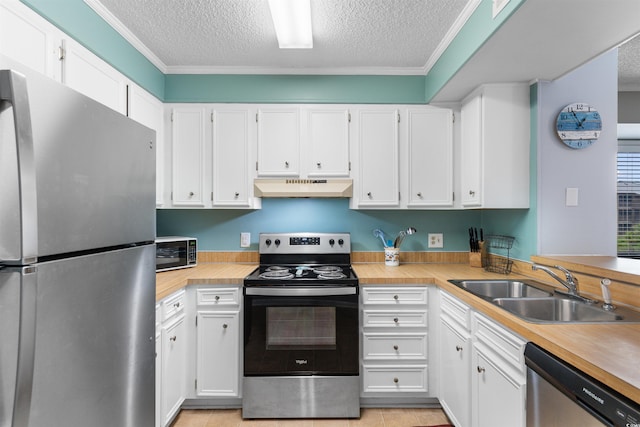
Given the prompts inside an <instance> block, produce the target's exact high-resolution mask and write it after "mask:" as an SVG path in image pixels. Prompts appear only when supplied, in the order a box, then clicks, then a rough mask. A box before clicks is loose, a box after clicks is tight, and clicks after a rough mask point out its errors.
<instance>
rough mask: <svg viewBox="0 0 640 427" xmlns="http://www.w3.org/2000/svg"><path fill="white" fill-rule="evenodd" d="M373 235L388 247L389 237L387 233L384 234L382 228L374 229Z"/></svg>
mask: <svg viewBox="0 0 640 427" xmlns="http://www.w3.org/2000/svg"><path fill="white" fill-rule="evenodd" d="M373 235H374V236H375V237H378V238H379V239H380V240H381V241H382V246H383V247H386V246H388V245H387V241H388V240H389V239H387V235H386V234H384V231H382V230H380V229H379V228H376V229H375V230H373Z"/></svg>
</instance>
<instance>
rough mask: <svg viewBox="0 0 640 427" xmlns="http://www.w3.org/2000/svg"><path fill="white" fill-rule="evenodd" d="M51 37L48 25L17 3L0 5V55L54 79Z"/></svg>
mask: <svg viewBox="0 0 640 427" xmlns="http://www.w3.org/2000/svg"><path fill="white" fill-rule="evenodd" d="M54 34H55V31H54V29H53V28H52V27H51V25H50V24H49V23H47V22H46V21H45V20H44V19H43V18H42V17H41V16H40V15H38V14H37V13H35V12H33V11H32V10H31V9H29V8H28V7H26V6H25V5H23V4H22V3H20V2H19V1H17V0H14V1H3V2H2V3H1V4H0V53H1V54H3V55H5V56H8V57H10V58H12V59H15V60H16V61H18V62H20V63H22V64H24V65H26V66H27V67H29V68H32V69H34V70H36V71H38V72H40V73H42V74H44V75H45V76H48V77H51V78H53V79H57V78H58V77H59V76H58V75H57V74H58V73H56V70H55V68H54V65H55V64H54V60H55V59H56V58H55V57H54Z"/></svg>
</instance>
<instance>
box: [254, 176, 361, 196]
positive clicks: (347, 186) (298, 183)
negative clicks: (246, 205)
mask: <svg viewBox="0 0 640 427" xmlns="http://www.w3.org/2000/svg"><path fill="white" fill-rule="evenodd" d="M253 191H254V195H255V196H256V197H351V196H352V195H353V180H351V179H297V178H296V179H256V180H255V181H253Z"/></svg>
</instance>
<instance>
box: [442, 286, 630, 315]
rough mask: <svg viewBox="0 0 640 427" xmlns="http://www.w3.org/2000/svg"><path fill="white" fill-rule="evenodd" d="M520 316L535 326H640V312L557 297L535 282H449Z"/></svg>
mask: <svg viewBox="0 0 640 427" xmlns="http://www.w3.org/2000/svg"><path fill="white" fill-rule="evenodd" d="M449 282H451V283H453V284H454V285H456V286H458V287H459V288H461V289H464V290H466V291H468V292H470V293H472V294H474V295H476V296H478V297H480V298H483V299H485V300H487V301H489V302H491V303H493V304H494V305H496V306H498V307H501V308H503V309H504V310H506V311H508V312H510V313H512V314H515V315H516V316H518V317H520V318H522V319H524V320H526V321H529V322H534V323H603V322H615V323H618V322H627V323H640V313H639V312H636V311H633V310H630V309H627V308H625V307H616V308H615V309H614V310H612V311H607V310H604V309H603V308H602V304H600V303H598V302H592V303H589V302H586V301H584V300H582V299H572V298H570V297H567V296H562V295H560V294H556V293H555V291H554V288H552V287H550V286H547V285H544V284H542V283H539V282H537V281H534V280H449Z"/></svg>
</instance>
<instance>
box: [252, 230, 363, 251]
mask: <svg viewBox="0 0 640 427" xmlns="http://www.w3.org/2000/svg"><path fill="white" fill-rule="evenodd" d="M259 241H260V247H259V250H260V253H261V254H305V253H306V254H331V253H334V254H348V253H351V235H350V234H349V233H260V239H259Z"/></svg>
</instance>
